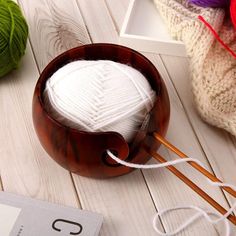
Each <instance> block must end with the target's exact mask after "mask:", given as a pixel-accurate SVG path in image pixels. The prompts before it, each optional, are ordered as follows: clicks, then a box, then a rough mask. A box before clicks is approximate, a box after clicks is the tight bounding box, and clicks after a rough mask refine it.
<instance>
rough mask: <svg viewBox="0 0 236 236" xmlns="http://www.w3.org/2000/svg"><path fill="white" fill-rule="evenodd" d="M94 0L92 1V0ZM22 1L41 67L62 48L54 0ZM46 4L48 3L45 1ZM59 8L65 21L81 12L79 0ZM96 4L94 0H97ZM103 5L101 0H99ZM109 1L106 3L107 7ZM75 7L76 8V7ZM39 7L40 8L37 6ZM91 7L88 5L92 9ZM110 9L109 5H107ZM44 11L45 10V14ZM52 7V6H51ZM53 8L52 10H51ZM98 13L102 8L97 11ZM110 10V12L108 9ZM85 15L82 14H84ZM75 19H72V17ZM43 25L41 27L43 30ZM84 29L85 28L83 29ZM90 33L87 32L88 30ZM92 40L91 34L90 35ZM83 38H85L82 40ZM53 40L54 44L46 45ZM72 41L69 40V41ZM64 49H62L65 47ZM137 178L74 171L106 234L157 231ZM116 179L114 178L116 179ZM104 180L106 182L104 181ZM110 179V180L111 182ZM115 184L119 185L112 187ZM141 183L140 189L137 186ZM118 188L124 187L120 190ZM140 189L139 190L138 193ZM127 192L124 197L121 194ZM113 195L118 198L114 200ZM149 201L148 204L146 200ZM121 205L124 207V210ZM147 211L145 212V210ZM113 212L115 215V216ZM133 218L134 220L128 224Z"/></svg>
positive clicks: (87, 206)
mask: <svg viewBox="0 0 236 236" xmlns="http://www.w3.org/2000/svg"><path fill="white" fill-rule="evenodd" d="M91 3H92V2H91ZM21 4H22V6H23V8H24V11H25V13H26V16H27V18H28V22H29V24H30V30H31V31H30V32H31V35H32V34H36V35H37V36H35V35H33V38H34V37H35V39H33V38H32V37H31V44H32V48H33V49H34V52H35V50H36V52H37V53H35V58H36V61H37V63H38V65H39V68H40V70H41V68H42V67H43V65H46V64H47V63H48V62H49V60H50V59H51V57H55V56H56V55H57V54H58V53H59V51H60V50H59V49H58V47H57V40H56V38H55V37H51V36H52V35H53V33H51V32H55V31H56V29H55V28H56V27H57V26H56V25H55V24H54V23H53V20H52V19H51V18H52V17H51V15H50V14H49V13H48V14H46V13H45V11H46V10H47V9H50V8H51V7H52V6H51V4H52V3H51V2H49V1H48V2H47V1H40V2H35V3H34V4H33V5H32V4H31V5H30V10H29V8H28V7H29V1H28V0H21ZM44 4H45V5H44ZM56 5H57V8H58V7H59V8H60V12H61V13H63V14H61V18H60V22H64V21H65V19H63V17H64V12H66V16H65V18H67V16H68V14H69V15H70V16H71V18H72V19H73V18H76V17H78V18H80V16H81V13H80V11H79V8H78V7H76V6H77V5H76V3H75V2H74V1H72V5H70V4H68V1H66V0H64V1H60V2H58V4H56ZM93 5H94V1H93ZM97 5H98V6H101V4H97ZM104 6H105V5H103V7H104ZM72 8H73V10H72ZM37 9H38V10H37ZM89 9H90V8H88V10H89ZM104 9H106V8H104ZM37 11H38V12H39V13H40V14H39V13H38V16H37V20H36V18H35V17H33V16H34V14H36V12H37ZM41 11H42V12H43V13H42V14H41ZM47 11H48V10H47ZM48 12H49V11H48ZM97 13H98V12H97ZM103 13H104V12H100V15H101V16H103ZM106 14H107V12H106ZM81 19H82V18H81ZM38 21H40V22H50V24H49V26H50V27H49V26H46V25H45V28H42V27H38V30H36V29H34V26H35V25H39V23H38ZM70 22H71V21H70ZM80 23H81V25H83V27H84V29H83V30H84V31H85V30H86V28H85V24H84V23H83V22H80ZM86 24H87V23H86ZM39 29H40V30H39ZM70 30H71V32H72V33H76V30H77V28H75V29H74V28H70ZM83 30H82V32H83ZM80 33H81V32H78V38H79V40H80V36H79V35H80ZM86 34H87V33H86ZM38 37H41V39H42V40H44V42H46V43H44V44H42V43H41V42H39V41H38V40H37V38H38ZM87 40H88V42H89V38H87ZM80 41H82V40H80ZM49 42H50V46H48V45H45V44H48V43H49ZM69 44H70V42H67V45H69ZM67 45H64V44H63V45H62V46H61V48H62V49H63V50H66V49H67ZM45 47H46V48H47V47H49V49H48V50H45ZM48 51H50V55H48ZM61 51H62V50H61ZM134 176H135V177H133V178H134V180H135V181H136V183H137V184H136V185H134V187H133V188H130V190H129V191H128V190H127V189H126V186H127V183H126V182H125V181H120V182H119V185H117V184H116V181H115V179H114V180H111V181H108V182H106V181H104V184H103V185H101V184H100V182H99V181H98V180H92V179H86V178H82V177H79V176H76V175H73V178H74V180H75V184H76V188H77V191H78V192H79V195H80V201H81V203H82V208H83V209H88V210H93V211H98V212H101V213H102V214H103V215H104V217H105V220H106V221H105V224H104V226H103V228H102V235H130V234H129V232H132V235H155V232H154V230H153V229H152V227H150V222H151V218H152V216H153V215H154V213H155V207H154V205H153V202H152V199H151V196H150V195H149V193H148V190H147V187H146V184H145V181H144V180H143V177H142V175H141V173H140V172H137V173H135V174H134ZM112 181H113V182H112ZM101 183H102V182H101ZM109 183H110V184H109ZM111 186H116V188H113V191H111ZM137 187H138V190H137ZM118 189H121V191H120V192H119V193H118ZM137 192H138V194H137ZM121 195H124V197H121ZM94 196H97V198H98V196H100V199H101V201H99V199H97V200H96V199H94ZM112 199H114V201H113V202H112V203H111V201H112ZM130 199H132V202H137V205H136V208H137V209H140V210H139V211H138V210H136V211H135V213H134V212H133V206H132V204H131V203H132V202H130ZM108 201H110V203H109V204H110V205H111V204H112V205H113V207H112V210H109V208H107V202H108ZM143 202H145V204H143ZM121 206H122V209H123V211H121V209H120V208H121ZM143 212H144V213H143ZM113 214H114V215H115V217H113ZM144 214H146V215H148V216H150V218H147V217H145V218H144V216H143V215H144ZM131 219H132V221H131V223H130V224H127V222H129V221H130V220H131ZM127 232H128V233H127Z"/></svg>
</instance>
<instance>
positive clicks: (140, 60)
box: [32, 43, 170, 178]
mask: <svg viewBox="0 0 236 236" xmlns="http://www.w3.org/2000/svg"><path fill="white" fill-rule="evenodd" d="M76 60H111V61H115V62H119V63H123V64H127V65H129V66H132V67H133V68H135V69H137V70H138V71H140V72H141V73H142V74H143V75H144V76H145V78H146V79H147V80H148V82H149V83H150V85H151V87H152V89H153V90H154V91H155V92H156V95H157V99H156V101H155V104H154V107H153V109H152V110H151V112H150V118H149V121H148V122H147V124H146V125H145V128H142V129H140V130H139V131H138V132H137V134H136V136H135V137H134V139H133V141H131V142H130V143H127V142H126V141H125V139H124V138H123V137H122V135H121V134H119V133H117V132H113V131H112V132H85V131H80V130H77V129H73V128H70V127H68V126H66V125H63V124H62V123H60V122H59V121H58V120H55V119H54V118H53V117H52V116H51V115H50V114H49V112H48V111H47V109H46V106H45V103H44V99H43V91H44V89H45V84H46V82H47V80H48V79H49V78H50V77H51V76H52V75H53V74H54V73H55V72H56V71H57V70H58V69H59V68H61V67H62V66H64V65H66V64H68V63H69V62H72V61H76ZM32 116H33V123H34V127H35V131H36V133H37V136H38V138H39V140H40V143H41V145H42V146H43V148H44V149H45V150H46V152H47V153H48V154H49V155H50V156H51V157H52V158H53V159H54V160H55V161H56V162H57V163H58V164H60V165H61V166H62V167H64V168H65V169H67V170H69V171H71V172H73V173H76V174H79V175H82V176H87V177H93V178H108V177H113V176H120V175H123V174H126V173H129V172H131V171H132V170H133V169H132V168H129V167H126V166H122V165H120V164H118V163H115V161H113V160H112V159H111V158H110V157H109V156H108V155H107V153H106V150H108V149H109V150H111V151H113V153H115V154H116V155H117V156H118V157H119V158H120V159H122V160H126V161H130V162H133V163H137V164H144V163H146V162H147V161H148V160H149V159H150V155H149V154H148V153H147V152H146V151H145V150H146V148H144V147H148V148H149V149H150V150H157V149H158V147H159V146H160V144H159V143H157V142H156V141H155V140H154V138H153V136H152V134H153V132H158V133H159V134H161V135H162V136H164V135H165V134H166V131H167V127H168V123H169V116H170V103H169V97H168V93H167V90H166V87H165V84H164V82H163V80H162V79H161V77H160V75H159V73H158V71H157V69H156V68H155V66H154V65H153V64H152V63H151V62H150V61H149V60H148V59H147V58H146V57H144V56H143V55H142V54H140V53H138V52H136V51H134V50H132V49H130V48H127V47H124V46H120V45H115V44H107V43H97V44H89V45H84V46H80V47H76V48H73V49H70V50H68V51H66V52H64V53H62V54H61V55H59V56H57V57H56V58H55V59H54V60H52V61H51V62H50V63H49V64H48V65H47V66H46V68H45V69H44V70H43V72H42V74H41V75H40V77H39V79H38V81H37V84H36V87H35V91H34V95H33V103H32Z"/></svg>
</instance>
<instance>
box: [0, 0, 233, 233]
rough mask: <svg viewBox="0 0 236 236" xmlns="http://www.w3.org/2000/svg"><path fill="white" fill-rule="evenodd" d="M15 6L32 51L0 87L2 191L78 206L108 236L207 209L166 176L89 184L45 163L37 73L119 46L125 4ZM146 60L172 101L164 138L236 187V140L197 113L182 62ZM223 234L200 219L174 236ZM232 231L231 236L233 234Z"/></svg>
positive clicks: (109, 0)
mask: <svg viewBox="0 0 236 236" xmlns="http://www.w3.org/2000/svg"><path fill="white" fill-rule="evenodd" d="M19 2H20V5H21V7H22V8H23V11H24V13H25V15H26V19H27V21H28V24H29V29H30V44H29V45H28V47H27V53H26V55H25V57H24V58H23V61H22V64H21V67H20V69H19V70H17V71H14V72H13V73H11V74H9V75H8V76H6V78H4V80H3V79H2V80H0V112H1V114H2V115H1V117H0V130H2V131H3V132H1V133H0V143H1V146H0V156H1V158H0V174H1V178H2V184H3V188H4V190H6V191H10V192H14V193H19V194H22V195H26V196H32V197H35V198H39V199H42V200H48V201H50V202H55V203H61V204H65V205H71V206H76V207H79V205H80V203H81V207H82V208H83V209H87V210H92V211H95V212H99V213H101V214H102V215H103V216H104V224H103V226H102V231H101V235H107V236H110V235H111V236H113V235H118V236H120V235H122V236H126V235H127V236H130V235H131V236H132V235H140V236H141V235H142V236H143V235H147V236H149V235H156V233H155V232H154V230H153V228H152V225H151V222H152V217H153V216H154V214H155V212H156V210H160V209H163V208H166V207H172V206H175V205H179V204H183V203H184V204H186V205H197V206H201V207H207V208H210V206H209V204H207V203H206V202H205V201H203V200H201V199H200V197H199V196H197V195H196V194H195V193H194V192H193V191H192V190H190V189H189V188H188V187H187V186H186V185H184V184H183V183H182V182H180V181H179V180H178V179H177V178H176V177H175V176H174V175H172V174H171V173H170V172H168V171H167V170H166V169H159V170H145V171H143V172H141V171H135V172H133V173H131V174H129V175H126V176H122V177H118V178H113V179H108V180H94V179H89V178H84V177H80V176H77V175H74V174H73V175H72V176H71V174H70V173H69V172H68V171H66V170H64V169H62V168H61V167H60V166H58V165H57V164H56V163H55V162H54V161H53V160H51V158H49V157H48V155H47V154H46V153H45V151H44V150H43V149H42V147H41V145H40V144H39V141H38V139H37V137H36V135H35V132H34V129H33V125H32V119H31V101H32V95H33V89H34V86H35V83H36V80H37V78H38V76H39V72H41V71H42V69H43V68H44V67H45V66H46V65H47V64H48V63H49V61H50V60H51V59H52V58H54V57H55V56H57V55H58V54H60V53H61V52H63V51H65V50H67V49H69V48H72V47H75V46H78V45H81V44H86V43H90V42H91V41H92V42H113V43H117V42H118V39H119V38H118V31H119V30H120V28H121V24H122V22H123V18H124V15H125V11H126V9H127V6H128V4H129V0H120V1H117V0H99V1H95V0H77V1H76V0H70V1H68V0H60V1H50V0H39V1H30V0H19ZM145 55H146V56H147V57H148V58H149V59H150V60H151V61H152V62H153V63H154V64H155V66H156V67H157V69H158V70H159V71H160V73H161V76H162V77H163V78H164V80H165V83H166V85H167V88H168V92H169V95H170V100H171V110H172V114H171V120H170V126H169V131H168V135H167V139H168V140H170V142H172V143H173V144H174V145H176V146H178V147H179V148H180V149H181V150H183V151H184V152H186V153H187V154H189V155H190V156H193V157H196V158H198V159H199V160H201V161H202V162H203V163H204V164H205V165H206V167H207V168H208V169H209V170H210V171H212V169H213V170H214V172H215V173H216V174H217V176H218V177H220V178H222V179H223V180H227V181H228V182H231V183H236V179H235V178H236V177H235V174H234V173H235V168H234V167H235V165H236V149H235V146H236V141H235V139H234V138H233V137H231V136H229V135H228V134H226V133H224V132H222V131H219V130H217V129H215V128H212V127H210V126H208V125H206V124H205V123H204V122H202V121H201V120H200V118H199V117H198V115H197V114H196V111H195V109H194V104H193V99H192V95H191V92H190V90H191V89H190V83H189V72H188V62H187V61H186V59H185V58H179V57H170V56H161V57H160V56H159V55H156V54H145ZM34 58H35V60H34ZM37 67H38V68H37ZM179 68H181V70H180V69H179ZM38 69H39V72H38ZM159 153H160V154H161V155H163V156H164V157H165V158H166V159H168V160H172V159H174V158H176V157H175V156H174V155H173V153H170V152H169V151H168V150H166V149H165V148H161V149H160V152H159ZM226 159H227V162H226V161H225V160H226ZM151 163H156V162H155V161H154V160H153V161H151ZM222 163H224V165H222ZM177 167H178V169H179V170H181V171H182V172H183V173H184V174H186V175H187V176H188V177H190V178H191V179H193V180H194V181H195V182H196V183H197V184H198V185H199V186H200V187H202V188H203V189H204V190H205V191H207V192H208V193H209V194H210V195H211V196H213V197H214V198H215V199H216V200H217V201H219V202H220V203H221V204H222V205H223V206H224V207H226V208H227V207H228V206H229V204H228V202H227V201H226V199H225V197H224V195H223V194H222V192H221V191H220V190H218V189H215V188H213V187H210V186H209V185H208V183H207V182H206V181H205V179H204V178H203V177H202V176H201V175H200V174H199V173H198V172H197V171H195V170H193V169H192V168H191V167H190V166H188V165H184V164H182V165H179V166H177ZM74 185H75V186H74ZM0 189H1V184H0ZM77 193H78V195H79V198H77ZM228 199H229V201H230V202H231V199H230V198H228ZM192 214H193V212H191V211H178V212H174V213H171V214H167V215H166V216H163V217H162V218H161V220H160V221H159V222H158V224H159V226H160V227H161V228H162V227H163V230H164V229H165V230H172V229H174V228H176V227H177V226H179V224H181V223H182V222H183V221H184V220H186V219H187V218H189V216H190V215H192ZM223 230H224V228H223V226H222V225H219V226H216V227H213V226H211V225H209V224H208V223H206V221H205V220H200V221H198V223H196V224H194V225H192V226H191V227H189V228H188V229H186V230H184V231H183V232H181V233H180V234H179V235H186V236H187V235H189V236H190V235H191V236H192V235H197V236H198V235H202V236H208V235H209V236H214V235H223V233H224V231H223ZM233 230H234V231H233V235H236V231H235V227H234V228H233Z"/></svg>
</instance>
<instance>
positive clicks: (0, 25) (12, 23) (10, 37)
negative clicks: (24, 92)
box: [0, 0, 28, 77]
mask: <svg viewBox="0 0 236 236" xmlns="http://www.w3.org/2000/svg"><path fill="white" fill-rule="evenodd" d="M27 37H28V25H27V23H26V20H25V18H24V16H23V15H22V12H21V10H20V8H19V6H18V5H17V4H16V3H14V2H13V1H11V0H0V77H2V76H4V75H6V74H7V73H8V72H10V71H11V70H13V69H15V68H17V67H18V64H19V61H20V59H21V57H22V56H23V55H24V53H25V48H26V42H27Z"/></svg>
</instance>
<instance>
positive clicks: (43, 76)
mask: <svg viewBox="0 0 236 236" xmlns="http://www.w3.org/2000/svg"><path fill="white" fill-rule="evenodd" d="M92 47H113V48H118V50H125V51H128V52H131V53H134V54H135V55H137V56H138V57H140V58H141V59H142V60H143V61H145V62H146V63H147V64H148V66H149V67H150V68H151V69H152V71H154V73H155V74H156V77H157V78H158V79H159V80H160V85H161V86H159V87H158V88H156V93H157V95H158V93H160V91H161V89H162V87H163V86H164V87H165V83H164V81H163V79H162V77H161V76H160V73H159V71H158V70H157V68H156V67H155V66H154V64H153V63H152V62H151V61H150V60H149V59H148V58H147V57H145V56H144V55H143V54H141V53H140V52H138V51H136V50H134V49H132V48H129V47H126V46H123V45H119V44H113V43H91V44H85V45H81V46H77V47H74V48H71V49H69V50H66V51H64V52H63V53H61V54H59V55H58V56H56V57H55V58H54V59H52V60H51V61H50V62H49V63H48V64H47V65H46V66H45V68H44V69H43V71H42V72H41V73H40V76H39V78H38V80H37V83H36V86H35V91H34V94H37V99H38V102H39V103H40V106H41V108H42V110H43V112H44V114H45V115H46V116H47V118H48V119H50V120H51V121H52V122H53V123H55V124H56V125H57V126H59V127H62V128H66V129H67V130H69V131H70V132H73V133H79V134H90V135H95V136H96V135H101V134H109V135H115V136H118V137H119V138H122V139H123V141H124V142H126V140H125V139H124V137H123V136H122V135H121V134H120V133H118V132H116V131H105V132H101V131H95V132H91V131H83V130H78V129H76V128H71V127H69V126H67V125H65V124H63V123H61V122H60V121H58V120H57V119H55V118H54V117H53V116H51V115H50V113H49V112H48V111H47V109H46V107H45V103H44V102H43V90H44V88H45V84H46V81H47V80H48V79H49V78H50V76H51V75H50V73H48V72H50V70H51V68H53V67H54V66H55V65H57V64H58V63H60V62H61V61H63V59H64V58H68V60H66V61H67V63H65V64H64V65H66V64H68V63H69V62H71V61H73V58H71V59H72V60H71V61H70V60H69V59H70V57H68V55H70V56H71V55H73V53H75V52H76V53H77V54H78V52H77V51H78V50H83V49H85V48H92ZM81 59H82V58H81ZM77 60H79V59H77ZM104 60H105V59H104ZM107 60H112V59H109V58H108V59H107ZM117 62H119V61H117ZM120 63H121V62H120ZM130 66H132V65H130ZM135 69H136V68H135ZM137 70H138V69H137ZM55 71H56V70H55ZM55 71H53V72H52V73H51V74H53V73H55ZM141 73H142V72H141ZM145 78H146V76H145ZM146 79H147V78H146ZM147 80H148V79H147ZM148 82H149V83H150V81H149V80H148ZM166 92H167V90H166ZM167 95H168V92H167ZM158 100H159V99H156V101H155V103H154V106H155V105H156V103H158V102H159V101H158ZM154 106H153V107H154ZM168 106H170V102H169V99H168ZM126 143H127V142H126Z"/></svg>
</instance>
